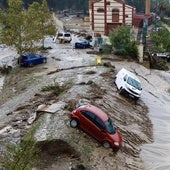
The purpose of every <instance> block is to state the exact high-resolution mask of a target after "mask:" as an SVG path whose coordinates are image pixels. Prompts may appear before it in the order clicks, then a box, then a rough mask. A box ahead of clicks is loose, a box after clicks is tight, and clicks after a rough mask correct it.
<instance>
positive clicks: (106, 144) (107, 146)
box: [103, 141, 111, 148]
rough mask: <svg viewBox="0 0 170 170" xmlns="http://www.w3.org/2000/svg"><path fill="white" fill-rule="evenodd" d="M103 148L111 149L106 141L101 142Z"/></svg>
mask: <svg viewBox="0 0 170 170" xmlns="http://www.w3.org/2000/svg"><path fill="white" fill-rule="evenodd" d="M103 147H104V148H111V145H110V143H109V142H108V141H104V142H103Z"/></svg>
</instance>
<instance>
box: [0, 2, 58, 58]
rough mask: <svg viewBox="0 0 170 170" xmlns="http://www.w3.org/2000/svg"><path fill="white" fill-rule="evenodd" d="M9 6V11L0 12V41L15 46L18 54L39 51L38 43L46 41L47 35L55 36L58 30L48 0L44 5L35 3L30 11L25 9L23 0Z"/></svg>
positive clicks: (10, 3)
mask: <svg viewBox="0 0 170 170" xmlns="http://www.w3.org/2000/svg"><path fill="white" fill-rule="evenodd" d="M8 6H9V8H8V10H7V11H5V10H1V12H0V15H1V16H2V19H1V24H2V29H1V32H0V40H1V42H2V43H4V44H6V45H8V46H14V47H15V48H16V50H17V52H18V54H20V55H21V54H22V53H24V52H35V51H37V50H38V42H40V41H42V40H44V37H45V36H46V35H54V34H55V32H56V28H55V26H54V25H53V23H52V15H51V14H50V12H49V11H48V7H47V3H46V0H43V3H42V4H40V3H38V2H34V3H33V4H32V5H31V6H30V7H29V8H28V10H24V9H23V4H22V0H9V3H8Z"/></svg>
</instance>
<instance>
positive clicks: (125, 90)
mask: <svg viewBox="0 0 170 170" xmlns="http://www.w3.org/2000/svg"><path fill="white" fill-rule="evenodd" d="M115 84H116V86H117V88H118V91H119V94H128V95H129V96H132V97H133V98H134V99H135V100H137V99H138V98H139V97H140V96H141V91H142V87H141V82H140V80H139V79H138V78H137V76H136V75H135V74H133V73H132V72H130V71H128V70H126V69H125V68H122V69H121V70H120V71H119V72H118V73H117V75H116V77H115Z"/></svg>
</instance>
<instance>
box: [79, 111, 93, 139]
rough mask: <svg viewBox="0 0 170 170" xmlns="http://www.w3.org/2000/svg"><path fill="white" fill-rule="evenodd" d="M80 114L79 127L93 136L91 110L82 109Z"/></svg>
mask: <svg viewBox="0 0 170 170" xmlns="http://www.w3.org/2000/svg"><path fill="white" fill-rule="evenodd" d="M80 114H81V119H80V127H81V129H83V130H84V131H85V132H87V133H88V134H90V135H91V136H93V132H94V130H93V129H94V123H93V122H94V119H95V115H94V114H93V113H92V112H89V111H86V110H82V111H80Z"/></svg>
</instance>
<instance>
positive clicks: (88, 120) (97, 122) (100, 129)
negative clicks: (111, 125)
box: [81, 111, 106, 141]
mask: <svg viewBox="0 0 170 170" xmlns="http://www.w3.org/2000/svg"><path fill="white" fill-rule="evenodd" d="M81 113H82V115H83V116H82V117H84V120H83V121H81V124H82V126H83V127H82V128H83V129H84V130H85V131H86V132H87V133H88V134H90V135H91V136H93V137H94V138H95V139H97V140H98V141H102V140H103V139H104V137H105V135H106V133H105V125H104V123H103V122H102V120H101V119H100V118H98V117H96V116H95V115H94V113H92V112H89V111H82V112H81Z"/></svg>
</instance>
